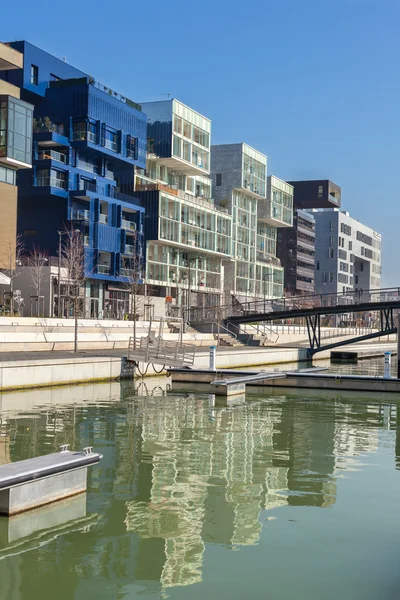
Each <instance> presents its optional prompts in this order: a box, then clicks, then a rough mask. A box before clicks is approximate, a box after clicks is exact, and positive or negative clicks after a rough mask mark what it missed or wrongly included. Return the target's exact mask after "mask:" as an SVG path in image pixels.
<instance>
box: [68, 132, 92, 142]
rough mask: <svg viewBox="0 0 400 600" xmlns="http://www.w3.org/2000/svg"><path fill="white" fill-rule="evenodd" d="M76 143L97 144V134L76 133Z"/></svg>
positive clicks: (74, 134)
mask: <svg viewBox="0 0 400 600" xmlns="http://www.w3.org/2000/svg"><path fill="white" fill-rule="evenodd" d="M72 140H73V141H74V142H91V143H92V144H95V143H96V134H95V133H93V132H92V131H74V132H73V134H72Z"/></svg>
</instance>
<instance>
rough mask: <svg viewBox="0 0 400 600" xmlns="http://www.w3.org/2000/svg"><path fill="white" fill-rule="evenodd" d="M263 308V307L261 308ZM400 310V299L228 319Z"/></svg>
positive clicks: (245, 314)
mask: <svg viewBox="0 0 400 600" xmlns="http://www.w3.org/2000/svg"><path fill="white" fill-rule="evenodd" d="M260 308H261V307H260ZM390 308H400V298H399V299H397V300H389V301H384V302H383V301H382V302H381V301H378V302H362V303H360V304H338V305H336V306H313V307H308V308H290V309H285V310H274V311H269V312H262V311H261V310H260V311H258V312H257V311H253V312H249V311H243V312H242V313H241V314H236V315H231V316H228V317H226V321H228V322H229V323H233V324H234V323H237V324H240V323H255V322H260V321H275V320H282V319H283V320H285V319H295V318H297V317H307V316H311V315H336V314H344V313H353V312H373V311H375V310H382V309H390Z"/></svg>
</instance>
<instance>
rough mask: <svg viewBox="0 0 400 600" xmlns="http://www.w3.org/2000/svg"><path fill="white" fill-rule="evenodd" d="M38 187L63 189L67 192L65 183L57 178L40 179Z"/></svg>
mask: <svg viewBox="0 0 400 600" xmlns="http://www.w3.org/2000/svg"><path fill="white" fill-rule="evenodd" d="M37 185H38V187H47V186H52V187H58V188H62V189H63V190H65V188H66V184H65V181H63V180H62V179H57V178H56V177H38V179H37Z"/></svg>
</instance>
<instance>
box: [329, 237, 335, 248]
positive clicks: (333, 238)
mask: <svg viewBox="0 0 400 600" xmlns="http://www.w3.org/2000/svg"><path fill="white" fill-rule="evenodd" d="M329 245H330V246H334V245H335V237H334V236H333V235H331V236H330V238H329Z"/></svg>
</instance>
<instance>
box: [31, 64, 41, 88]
mask: <svg viewBox="0 0 400 600" xmlns="http://www.w3.org/2000/svg"><path fill="white" fill-rule="evenodd" d="M31 84H32V85H38V84H39V67H37V66H36V65H31Z"/></svg>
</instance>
